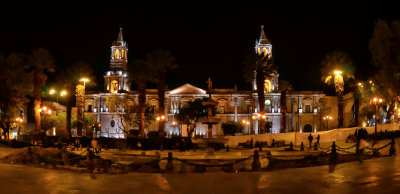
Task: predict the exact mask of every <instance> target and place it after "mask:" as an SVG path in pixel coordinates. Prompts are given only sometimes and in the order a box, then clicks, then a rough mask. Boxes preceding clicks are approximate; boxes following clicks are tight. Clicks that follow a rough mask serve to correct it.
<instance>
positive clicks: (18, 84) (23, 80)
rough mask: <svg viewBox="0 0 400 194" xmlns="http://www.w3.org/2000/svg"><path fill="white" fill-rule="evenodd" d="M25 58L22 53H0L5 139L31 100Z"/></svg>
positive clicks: (0, 117)
mask: <svg viewBox="0 0 400 194" xmlns="http://www.w3.org/2000/svg"><path fill="white" fill-rule="evenodd" d="M23 59H24V57H23V56H22V55H20V54H15V53H11V54H10V55H9V56H8V57H6V56H4V55H3V54H2V53H0V85H1V86H2V87H1V90H0V128H2V129H3V134H0V137H1V135H4V138H5V139H8V137H9V135H8V134H9V130H10V128H11V127H12V123H15V119H16V118H18V117H21V116H22V115H21V112H20V108H21V107H23V106H24V104H25V103H27V102H28V101H29V99H28V98H27V96H28V95H29V94H30V92H31V91H32V85H31V84H30V80H29V76H28V73H27V72H26V69H25V68H24V66H23ZM25 119H26V118H25ZM25 121H26V120H25Z"/></svg>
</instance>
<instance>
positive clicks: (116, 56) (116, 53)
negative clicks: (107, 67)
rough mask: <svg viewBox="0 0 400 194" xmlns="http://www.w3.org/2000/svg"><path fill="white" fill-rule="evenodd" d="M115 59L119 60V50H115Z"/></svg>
mask: <svg viewBox="0 0 400 194" xmlns="http://www.w3.org/2000/svg"><path fill="white" fill-rule="evenodd" d="M115 58H116V59H119V49H117V50H115Z"/></svg>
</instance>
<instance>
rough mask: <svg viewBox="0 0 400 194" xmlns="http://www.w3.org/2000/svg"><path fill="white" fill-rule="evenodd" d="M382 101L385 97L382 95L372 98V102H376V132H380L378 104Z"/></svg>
mask: <svg viewBox="0 0 400 194" xmlns="http://www.w3.org/2000/svg"><path fill="white" fill-rule="evenodd" d="M382 102H383V99H382V98H380V97H374V98H373V99H372V100H371V103H372V104H375V133H377V132H378V122H377V120H378V105H380V104H382Z"/></svg>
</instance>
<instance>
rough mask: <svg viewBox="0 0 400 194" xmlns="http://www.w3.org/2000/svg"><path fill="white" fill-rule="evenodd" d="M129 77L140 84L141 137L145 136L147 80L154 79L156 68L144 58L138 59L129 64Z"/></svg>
mask: <svg viewBox="0 0 400 194" xmlns="http://www.w3.org/2000/svg"><path fill="white" fill-rule="evenodd" d="M128 72H129V79H130V80H131V81H134V82H135V83H136V84H137V85H138V94H139V96H138V98H139V105H138V113H137V117H138V121H139V137H141V138H143V137H145V134H144V127H145V112H146V82H147V81H154V78H155V72H154V68H153V67H151V66H150V65H149V63H148V62H147V61H145V60H142V59H137V60H135V61H133V62H132V63H131V65H129V66H128Z"/></svg>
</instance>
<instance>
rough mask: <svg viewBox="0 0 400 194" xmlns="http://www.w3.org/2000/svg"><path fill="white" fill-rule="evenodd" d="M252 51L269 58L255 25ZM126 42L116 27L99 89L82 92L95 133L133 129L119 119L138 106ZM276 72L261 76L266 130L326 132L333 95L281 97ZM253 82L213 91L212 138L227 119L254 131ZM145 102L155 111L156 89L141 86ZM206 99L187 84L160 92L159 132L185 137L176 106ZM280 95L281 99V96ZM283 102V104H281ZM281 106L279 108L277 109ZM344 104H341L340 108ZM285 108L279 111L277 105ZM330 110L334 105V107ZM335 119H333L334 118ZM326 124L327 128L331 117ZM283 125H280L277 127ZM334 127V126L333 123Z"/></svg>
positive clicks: (203, 129)
mask: <svg viewBox="0 0 400 194" xmlns="http://www.w3.org/2000/svg"><path fill="white" fill-rule="evenodd" d="M255 52H256V53H258V54H261V53H263V54H265V55H268V56H269V57H272V44H271V42H270V41H269V40H268V39H267V37H266V35H265V33H264V30H263V28H261V35H260V39H259V40H257V41H256V45H255ZM127 53H128V44H127V43H126V41H125V40H124V39H123V34H122V29H120V32H119V35H118V38H117V40H116V41H114V42H113V43H112V46H111V57H110V68H109V71H107V72H106V74H105V75H104V91H102V92H94V91H88V92H86V94H85V102H84V110H85V112H84V116H85V117H93V118H95V119H96V120H97V121H98V122H99V123H100V124H101V127H100V130H98V132H97V136H102V137H113V138H125V137H126V132H127V131H128V130H129V129H133V128H134V126H130V125H129V123H128V122H127V121H126V120H125V119H124V114H125V113H126V108H127V107H131V106H135V105H137V104H138V93H137V91H131V90H130V83H129V82H128V76H129V75H128V72H127ZM278 79H279V74H278V73H277V72H276V73H272V74H271V75H270V76H269V78H268V79H266V80H265V93H264V95H265V102H263V103H264V104H265V113H266V115H265V116H266V119H267V120H268V121H270V122H272V128H271V129H270V132H271V133H280V132H281V131H285V132H316V131H319V130H326V129H327V128H328V125H327V124H326V125H325V122H324V120H323V117H324V116H325V115H332V116H333V117H334V118H335V116H337V111H335V110H337V101H336V104H335V99H336V98H333V97H327V96H325V94H324V93H323V92H321V91H288V92H287V93H286V95H284V96H282V94H281V93H280V92H276V91H279V88H278ZM256 87H257V86H256V84H255V80H254V81H253V83H252V89H253V90H252V91H240V90H237V89H236V88H232V89H218V88H214V89H213V94H212V96H211V97H212V99H213V100H214V101H216V102H218V105H217V106H216V111H217V112H216V117H217V118H220V119H221V122H220V123H219V124H217V125H213V128H212V133H211V134H212V136H213V137H217V136H222V135H223V132H222V129H221V123H225V122H227V121H237V122H242V123H243V124H244V125H245V130H244V134H257V133H259V130H258V120H259V119H262V117H260V115H259V114H258V112H259V100H258V95H257V92H256V89H257V88H256ZM146 93H147V94H146V104H147V105H149V106H152V107H154V110H155V111H156V113H157V110H158V99H157V90H156V89H147V91H146ZM206 97H208V94H206V91H205V90H204V89H202V88H199V87H196V86H193V85H191V84H189V83H187V84H185V85H182V86H180V87H178V88H175V89H172V90H168V91H166V92H165V107H166V108H165V113H164V115H166V122H165V131H166V134H167V136H172V135H180V136H187V132H186V131H187V130H186V128H187V126H186V125H182V124H179V123H178V122H177V121H176V120H175V118H174V115H175V114H176V113H177V112H178V111H179V108H180V107H182V106H184V105H185V103H187V102H188V101H192V100H194V99H202V98H206ZM282 98H285V99H282ZM282 102H283V103H282ZM281 106H285V107H281ZM351 106H352V98H351V97H347V98H346V97H345V114H346V115H345V124H346V123H347V124H349V123H350V120H351V117H352V116H351ZM346 107H347V108H346ZM282 108H285V110H286V112H285V113H284V114H282V112H281V109H282ZM335 108H336V109H335ZM335 119H337V118H335ZM335 119H334V120H333V121H329V122H331V123H330V124H329V126H331V127H330V128H333V127H334V126H335V123H337V122H336V121H335ZM158 124H159V122H157V120H154V121H152V122H151V123H150V124H149V125H148V126H147V127H146V129H145V132H146V133H147V132H149V131H157V130H158ZM282 124H284V126H285V127H284V129H281V128H282V127H281V125H282ZM336 126H337V124H336ZM207 131H208V126H207V125H205V124H201V123H197V124H196V131H195V134H194V135H198V136H203V137H207V136H208V132H207Z"/></svg>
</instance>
